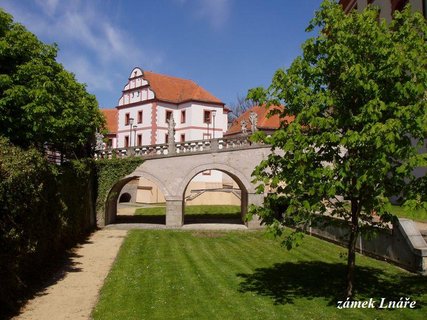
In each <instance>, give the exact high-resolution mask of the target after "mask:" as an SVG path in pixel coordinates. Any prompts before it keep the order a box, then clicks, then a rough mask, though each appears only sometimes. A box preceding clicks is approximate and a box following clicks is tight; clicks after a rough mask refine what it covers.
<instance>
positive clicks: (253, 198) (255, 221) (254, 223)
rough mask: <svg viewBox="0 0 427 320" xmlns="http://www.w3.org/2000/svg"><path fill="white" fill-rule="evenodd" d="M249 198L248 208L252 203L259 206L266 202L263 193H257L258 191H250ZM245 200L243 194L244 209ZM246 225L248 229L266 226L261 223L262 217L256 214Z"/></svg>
mask: <svg viewBox="0 0 427 320" xmlns="http://www.w3.org/2000/svg"><path fill="white" fill-rule="evenodd" d="M247 199H248V201H247V207H248V208H249V206H250V205H251V204H254V205H256V206H259V205H261V204H262V203H263V202H264V195H263V194H257V193H248V194H247ZM243 200H244V197H243V195H242V210H243V207H244V201H243ZM246 212H247V211H246ZM246 226H247V227H248V229H262V228H264V226H263V225H262V224H261V219H260V218H259V217H258V216H257V215H254V216H253V217H252V219H251V220H250V221H248V222H246Z"/></svg>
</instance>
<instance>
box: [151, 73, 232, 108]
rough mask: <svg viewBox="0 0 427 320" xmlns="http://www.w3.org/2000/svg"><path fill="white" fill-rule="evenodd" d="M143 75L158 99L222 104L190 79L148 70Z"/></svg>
mask: <svg viewBox="0 0 427 320" xmlns="http://www.w3.org/2000/svg"><path fill="white" fill-rule="evenodd" d="M143 77H144V78H145V79H146V80H148V82H149V84H150V87H151V89H152V90H153V91H154V93H155V94H156V98H157V99H158V100H162V101H166V102H172V103H183V102H187V101H201V102H208V103H214V104H222V105H224V103H223V102H222V101H221V100H219V99H218V98H216V97H215V96H214V95H212V94H211V93H210V92H208V91H207V90H205V89H203V88H202V87H200V86H199V85H198V84H196V83H195V82H194V81H192V80H186V79H181V78H176V77H171V76H167V75H163V74H158V73H154V72H150V71H144V74H143Z"/></svg>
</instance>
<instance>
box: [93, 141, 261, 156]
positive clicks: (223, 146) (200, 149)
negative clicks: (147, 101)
mask: <svg viewBox="0 0 427 320" xmlns="http://www.w3.org/2000/svg"><path fill="white" fill-rule="evenodd" d="M260 146H263V147H265V145H261V144H254V143H252V142H251V141H250V140H249V138H248V136H241V137H235V138H217V139H210V140H193V141H185V142H175V143H174V144H173V145H172V146H170V145H168V144H167V143H163V144H156V145H150V146H138V147H129V148H115V149H105V150H97V151H95V159H113V158H119V159H120V158H126V157H144V158H161V157H168V156H169V157H170V156H179V155H184V154H188V153H211V152H221V151H231V150H235V149H249V148H257V147H260Z"/></svg>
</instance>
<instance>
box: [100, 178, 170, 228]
mask: <svg viewBox="0 0 427 320" xmlns="http://www.w3.org/2000/svg"><path fill="white" fill-rule="evenodd" d="M140 177H143V178H146V179H148V180H150V181H151V182H153V183H155V184H156V185H157V187H158V188H159V189H160V191H161V192H162V193H163V195H164V196H165V197H166V196H169V191H168V189H166V187H165V186H164V184H163V183H162V182H161V181H160V180H159V179H158V178H156V177H155V176H154V175H152V174H150V173H148V172H144V171H143V170H138V171H135V172H133V173H132V174H130V175H128V176H126V177H125V178H123V179H121V180H119V181H117V182H116V183H115V184H114V185H113V186H112V187H111V189H110V191H109V192H108V195H107V199H106V201H105V210H104V224H105V225H107V224H111V223H114V222H115V221H116V217H117V202H118V200H119V195H120V191H121V190H122V189H123V187H124V186H125V185H126V184H127V183H128V182H129V181H132V180H133V179H138V178H140Z"/></svg>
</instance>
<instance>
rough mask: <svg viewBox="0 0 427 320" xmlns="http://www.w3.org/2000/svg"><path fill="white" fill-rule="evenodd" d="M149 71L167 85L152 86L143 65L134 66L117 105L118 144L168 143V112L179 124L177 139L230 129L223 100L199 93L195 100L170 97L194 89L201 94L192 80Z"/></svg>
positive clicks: (213, 134) (217, 134)
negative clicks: (201, 99) (199, 99)
mask: <svg viewBox="0 0 427 320" xmlns="http://www.w3.org/2000/svg"><path fill="white" fill-rule="evenodd" d="M150 74H151V77H157V78H155V79H156V85H157V86H159V84H160V85H161V84H162V81H163V82H164V83H165V85H166V86H167V87H168V88H167V89H166V90H165V89H164V88H153V86H152V84H151V83H150V81H148V80H147V79H146V78H145V76H144V73H143V71H142V70H141V69H140V68H135V69H133V70H132V72H131V75H130V77H129V81H128V83H127V84H126V85H125V87H124V89H123V91H122V96H121V97H120V99H119V103H118V106H117V109H118V130H117V147H119V148H123V147H134V146H140V145H153V144H162V143H167V140H166V138H167V134H168V123H167V117H168V116H173V118H174V121H175V124H176V126H175V141H176V142H181V141H190V140H202V139H209V138H214V137H215V138H220V137H222V136H223V133H224V132H226V130H227V111H226V110H225V109H224V104H223V103H222V102H220V101H219V100H217V99H216V98H215V100H216V101H212V102H209V101H205V102H203V101H198V98H199V96H196V97H195V98H194V100H193V99H192V98H191V96H190V98H188V97H187V98H185V101H179V99H175V100H176V101H170V100H171V99H170V96H171V97H180V96H184V95H187V96H188V92H189V91H191V90H195V92H196V94H199V91H197V90H198V89H199V88H200V87H198V86H197V85H196V84H195V83H194V82H191V81H189V80H183V79H178V78H172V77H168V76H162V75H156V74H152V73H150ZM174 79H176V84H175V83H174V82H173V81H174ZM153 83H154V81H153ZM169 87H170V88H169ZM188 87H190V88H188ZM193 87H194V88H193ZM156 89H157V90H158V93H157V92H156ZM169 89H170V90H169ZM168 90H169V91H168ZM180 90H181V91H182V93H181V91H180ZM200 90H204V89H200ZM172 91H173V92H172ZM206 100H208V99H206Z"/></svg>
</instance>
